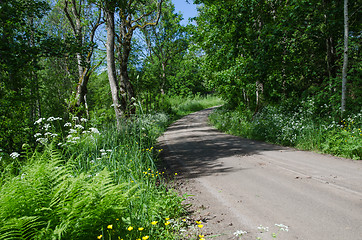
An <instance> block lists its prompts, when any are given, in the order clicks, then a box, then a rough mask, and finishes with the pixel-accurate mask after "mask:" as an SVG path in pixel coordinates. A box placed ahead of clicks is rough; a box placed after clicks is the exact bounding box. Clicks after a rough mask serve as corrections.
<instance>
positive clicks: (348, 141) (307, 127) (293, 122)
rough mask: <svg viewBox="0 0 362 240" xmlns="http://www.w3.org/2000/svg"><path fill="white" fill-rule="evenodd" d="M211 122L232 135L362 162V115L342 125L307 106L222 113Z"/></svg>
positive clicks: (215, 115) (224, 110) (350, 118)
mask: <svg viewBox="0 0 362 240" xmlns="http://www.w3.org/2000/svg"><path fill="white" fill-rule="evenodd" d="M210 119H211V122H212V123H213V124H214V125H215V126H216V127H217V128H218V129H220V130H222V131H226V132H228V133H230V134H234V135H238V136H243V137H246V138H250V139H258V140H263V141H267V142H271V143H276V144H281V145H286V146H293V147H296V148H300V149H304V150H313V151H318V152H323V153H329V154H333V155H336V156H342V157H347V158H352V159H358V160H360V159H361V158H362V131H361V124H362V113H358V114H354V115H351V116H349V117H346V119H344V120H343V121H341V122H336V121H333V120H332V118H331V117H329V118H328V117H327V118H324V119H322V118H320V116H319V115H318V114H317V113H315V112H313V111H310V109H309V108H308V107H306V106H300V107H299V108H297V109H295V111H290V110H289V111H287V110H286V109H285V108H283V107H272V106H268V107H265V108H264V109H263V110H262V111H261V112H259V113H258V114H256V115H254V116H253V115H252V114H251V113H250V112H245V111H230V110H226V109H220V110H218V111H215V113H213V114H212V115H211V116H210Z"/></svg>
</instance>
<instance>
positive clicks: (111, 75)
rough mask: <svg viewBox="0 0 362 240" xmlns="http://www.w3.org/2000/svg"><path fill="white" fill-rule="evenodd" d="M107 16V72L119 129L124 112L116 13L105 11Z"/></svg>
mask: <svg viewBox="0 0 362 240" xmlns="http://www.w3.org/2000/svg"><path fill="white" fill-rule="evenodd" d="M105 15H106V29H107V43H106V51H107V70H108V80H109V85H110V87H111V93H112V101H113V107H114V111H115V114H116V120H117V127H118V128H120V126H121V118H122V116H123V111H122V110H121V99H120V97H119V95H118V93H119V86H118V83H117V77H116V64H115V57H114V38H115V28H114V11H112V10H110V9H106V10H105Z"/></svg>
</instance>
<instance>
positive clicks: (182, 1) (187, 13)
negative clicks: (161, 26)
mask: <svg viewBox="0 0 362 240" xmlns="http://www.w3.org/2000/svg"><path fill="white" fill-rule="evenodd" d="M172 2H173V4H174V5H175V10H176V12H177V13H178V12H181V13H182V15H183V17H184V20H183V21H182V23H183V24H185V25H186V24H187V23H188V19H189V18H190V17H196V16H197V10H196V5H195V4H192V2H193V0H189V2H190V4H189V3H187V2H186V0H172Z"/></svg>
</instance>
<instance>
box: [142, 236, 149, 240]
mask: <svg viewBox="0 0 362 240" xmlns="http://www.w3.org/2000/svg"><path fill="white" fill-rule="evenodd" d="M149 238H150V236H144V237H142V240H147V239H149Z"/></svg>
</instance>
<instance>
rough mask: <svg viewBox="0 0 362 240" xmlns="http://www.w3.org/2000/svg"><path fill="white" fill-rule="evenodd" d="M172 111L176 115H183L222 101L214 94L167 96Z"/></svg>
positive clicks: (216, 104) (221, 103) (222, 102)
mask: <svg viewBox="0 0 362 240" xmlns="http://www.w3.org/2000/svg"><path fill="white" fill-rule="evenodd" d="M169 102H170V104H171V108H172V112H173V113H174V114H175V115H176V116H185V115H187V114H190V113H192V112H196V111H199V110H202V109H206V108H209V107H214V106H219V105H223V104H224V101H223V100H222V99H221V98H220V97H218V96H215V95H207V96H199V95H196V96H193V97H186V98H185V97H177V96H173V97H170V98H169Z"/></svg>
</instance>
